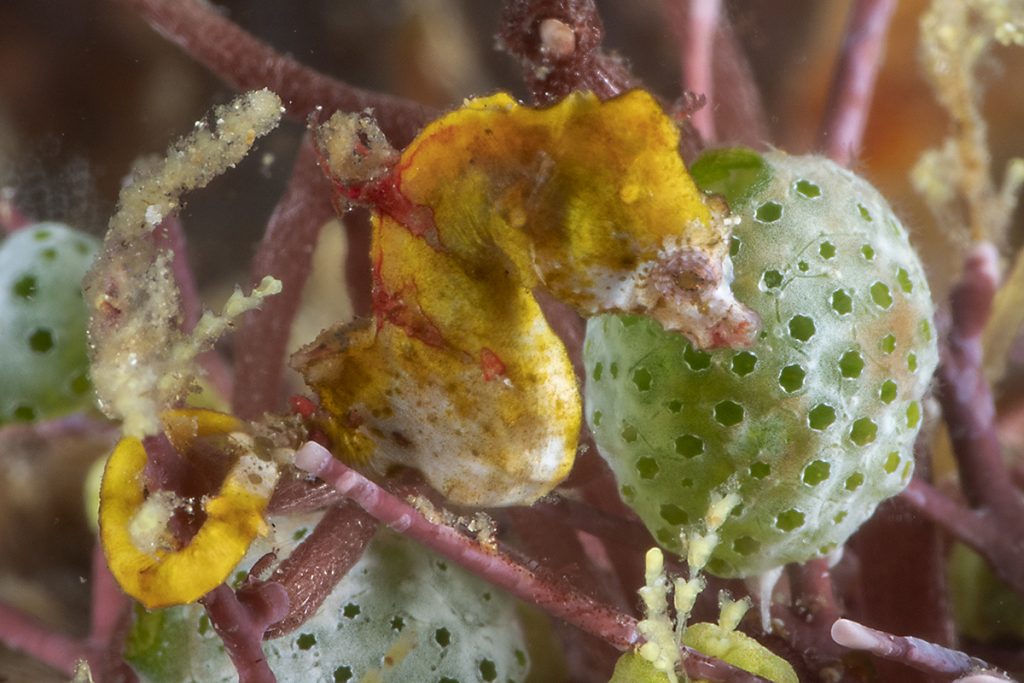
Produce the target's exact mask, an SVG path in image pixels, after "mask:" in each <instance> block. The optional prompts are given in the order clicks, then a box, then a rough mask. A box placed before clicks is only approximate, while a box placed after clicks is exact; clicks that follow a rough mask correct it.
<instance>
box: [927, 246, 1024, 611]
mask: <svg viewBox="0 0 1024 683" xmlns="http://www.w3.org/2000/svg"><path fill="white" fill-rule="evenodd" d="M998 272H999V271H998V255H997V253H996V250H995V247H993V246H992V245H991V244H989V243H979V244H977V245H975V246H974V247H973V248H972V250H971V251H970V252H969V253H968V255H967V258H966V260H965V262H964V272H963V275H962V276H961V278H960V281H959V282H958V283H957V284H956V286H954V288H953V291H952V293H951V294H950V302H951V306H950V308H951V326H950V330H949V333H948V335H947V338H946V340H945V342H946V343H945V344H944V345H943V346H942V356H941V363H940V364H939V369H938V372H937V376H938V380H939V389H940V391H939V399H940V401H941V403H942V413H943V415H944V417H945V418H946V423H947V424H948V426H949V436H950V440H951V441H952V443H953V453H954V455H955V457H956V460H957V468H958V470H959V473H960V482H961V487H962V489H963V492H964V496H965V497H966V498H967V503H968V504H969V505H970V507H971V508H972V509H973V516H964V517H963V521H957V520H956V519H947V522H946V523H947V524H949V525H951V526H949V527H947V528H949V529H950V531H952V532H953V533H954V534H956V535H957V536H961V537H963V538H964V540H965V542H967V543H968V544H969V545H971V546H972V547H974V548H976V549H977V550H978V551H979V552H980V553H981V554H982V555H984V556H985V557H986V558H987V559H988V560H989V562H990V563H991V564H992V568H993V570H994V571H995V572H996V574H997V575H998V576H999V577H1000V578H1002V579H1003V580H1004V581H1006V582H1007V583H1008V584H1010V585H1011V586H1013V587H1014V589H1015V590H1016V591H1017V592H1018V593H1020V594H1021V595H1024V523H1022V522H1021V520H1024V496H1022V495H1021V492H1020V491H1019V490H1018V489H1017V487H1016V485H1015V484H1014V482H1013V478H1012V477H1011V476H1010V472H1009V470H1008V468H1007V466H1006V463H1005V461H1004V460H1003V453H1002V446H1001V444H1000V443H999V434H998V428H997V425H996V421H995V403H994V401H993V398H992V389H991V387H990V386H989V384H988V381H987V380H986V379H985V373H984V368H983V358H982V333H983V331H984V328H985V323H986V321H987V320H988V317H989V313H990V311H991V308H992V299H993V296H994V295H995V292H996V288H997V287H998V282H999V277H998ZM918 488H920V486H919V487H918ZM908 500H911V502H914V497H913V494H911V497H910V498H908ZM931 500H932V503H933V504H936V503H937V502H938V501H937V500H936V499H934V497H932V499H931ZM946 507H948V506H946ZM922 512H924V513H925V514H928V511H927V509H922ZM944 512H945V513H947V514H949V512H950V511H948V510H944ZM971 519H976V520H978V521H983V522H984V523H983V525H982V526H984V527H985V529H986V533H984V534H980V535H979V533H978V532H977V531H974V532H973V533H972V532H971V531H968V530H966V529H964V528H963V527H964V526H966V525H969V526H978V525H977V524H973V523H971V522H969V521H967V520H971ZM971 536H974V537H975V540H974V541H973V542H972V541H971V538H970V537H971ZM982 539H983V540H982Z"/></svg>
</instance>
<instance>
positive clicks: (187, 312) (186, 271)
mask: <svg viewBox="0 0 1024 683" xmlns="http://www.w3.org/2000/svg"><path fill="white" fill-rule="evenodd" d="M153 236H154V239H155V241H156V243H157V246H159V247H160V248H161V249H167V250H168V251H170V252H171V273H172V274H173V276H174V281H175V283H177V285H178V292H179V293H180V296H181V317H182V320H181V323H182V324H181V327H182V329H183V330H184V331H186V332H191V331H192V328H193V327H195V325H196V323H197V322H198V321H199V316H200V315H202V312H203V302H202V299H201V298H200V296H199V286H198V285H197V284H196V278H195V274H194V273H193V271H192V266H191V265H190V264H189V260H188V240H187V238H186V237H185V231H184V229H183V228H182V226H181V218H180V217H179V216H178V215H177V214H174V215H171V216H168V217H167V218H165V219H164V220H163V221H162V222H161V223H160V225H159V227H157V229H156V231H155V232H154V233H153ZM199 365H200V366H201V367H202V368H203V370H205V371H206V376H207V378H209V381H210V384H211V385H212V386H213V388H214V389H215V390H216V391H217V392H218V393H219V394H220V395H221V396H223V397H228V396H230V395H231V384H232V377H231V371H230V369H229V368H228V366H227V364H226V363H225V361H224V358H223V357H222V356H221V355H220V354H219V353H218V352H217V351H216V350H214V349H211V350H209V351H207V352H205V353H203V354H202V355H200V356H199Z"/></svg>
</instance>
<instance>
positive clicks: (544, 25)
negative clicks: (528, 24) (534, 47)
mask: <svg viewBox="0 0 1024 683" xmlns="http://www.w3.org/2000/svg"><path fill="white" fill-rule="evenodd" d="M540 49H541V50H543V51H544V54H546V55H548V56H550V57H553V58H555V59H565V58H566V57H568V56H570V55H571V54H572V53H573V52H575V51H576V33H575V32H574V31H573V30H572V27H571V26H569V24H567V23H565V22H564V21H561V20H560V19H545V20H544V21H542V22H540Z"/></svg>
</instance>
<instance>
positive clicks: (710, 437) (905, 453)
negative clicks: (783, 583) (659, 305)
mask: <svg viewBox="0 0 1024 683" xmlns="http://www.w3.org/2000/svg"><path fill="white" fill-rule="evenodd" d="M692 172H693V175H694V178H695V179H696V180H697V182H698V184H699V185H700V186H701V187H702V188H703V189H705V190H706V191H713V192H716V193H719V194H722V195H724V196H725V198H726V199H727V200H728V202H729V205H730V207H731V210H732V212H733V214H734V215H736V216H738V217H739V218H740V221H741V222H740V223H739V225H738V226H737V227H736V228H735V231H734V241H733V245H732V261H733V265H734V270H735V280H734V282H733V285H732V286H733V290H734V292H735V293H736V295H737V297H738V298H739V299H740V301H742V302H744V303H745V304H746V305H748V306H749V307H751V308H752V309H754V310H755V311H757V313H758V314H759V315H760V316H761V320H762V325H763V327H762V330H761V332H760V335H759V337H758V339H757V341H756V343H755V344H754V345H753V346H752V347H750V348H746V349H734V350H717V351H713V352H703V351H699V350H695V349H694V348H692V347H691V345H690V344H689V343H688V342H687V341H686V339H685V338H683V337H682V336H679V335H676V334H670V333H666V332H665V331H664V330H662V329H661V327H660V326H659V325H658V324H657V323H655V322H652V321H649V320H647V319H644V318H639V317H620V316H603V317H599V318H595V319H593V320H591V321H590V323H589V325H588V328H587V339H586V343H585V351H584V357H585V363H586V373H587V389H586V417H587V421H588V423H589V425H590V427H591V429H592V430H593V432H594V436H595V439H596V441H597V445H598V448H599V449H600V451H601V453H602V455H603V456H604V457H605V459H606V460H607V461H608V463H609V464H610V465H611V467H612V469H613V470H614V472H615V476H616V478H617V480H618V484H619V489H620V492H621V495H622V497H623V499H624V500H625V501H626V502H627V503H628V504H629V505H630V506H631V507H632V508H633V509H634V510H635V511H636V512H637V514H639V515H640V517H641V518H642V519H643V521H644V522H645V523H646V524H647V526H648V528H649V529H650V530H651V532H652V534H654V536H655V538H657V540H658V542H659V543H661V544H662V545H663V546H664V547H665V548H667V549H669V550H672V551H676V552H679V551H680V550H681V545H680V542H679V533H680V530H683V529H691V528H698V529H699V526H696V525H699V523H700V522H701V520H702V518H703V516H704V514H705V511H706V509H707V506H708V501H709V498H710V496H711V495H712V493H713V492H715V491H716V490H721V489H722V487H733V488H734V490H738V491H739V493H740V495H741V498H742V503H741V505H740V506H739V507H738V508H737V509H735V510H734V511H733V514H732V515H731V516H730V517H729V519H728V520H727V521H726V522H725V524H724V526H723V527H722V528H721V530H720V538H721V542H720V544H719V545H718V547H717V549H716V550H715V551H714V553H713V555H712V559H711V561H710V563H709V564H708V570H709V571H710V572H712V573H714V574H717V575H719V576H724V577H745V576H753V575H758V574H762V573H764V572H767V571H770V570H772V569H775V568H777V567H780V566H782V565H784V564H786V563H788V562H795V561H803V560H807V559H809V558H812V557H815V556H820V555H825V554H827V553H829V552H831V551H833V550H835V549H836V548H837V547H839V546H840V545H842V544H843V543H844V542H845V541H846V539H847V538H848V537H849V536H850V535H851V534H852V533H853V532H854V531H855V530H856V529H857V528H858V527H859V526H860V525H861V524H862V523H863V522H864V521H865V520H866V519H867V518H868V517H869V516H870V515H871V514H872V513H873V512H874V509H875V507H876V506H877V505H878V503H879V502H881V501H882V500H884V499H886V498H888V497H889V496H892V495H894V494H895V493H897V492H899V491H900V490H901V489H902V488H903V487H904V486H905V485H906V483H907V481H908V480H909V478H910V476H911V473H912V470H913V459H912V450H913V444H914V439H915V437H916V435H917V432H918V429H919V428H920V426H921V418H922V408H921V400H922V396H923V395H924V393H925V391H926V389H927V388H928V385H929V381H930V379H931V375H932V372H933V370H934V368H935V365H936V362H937V350H936V342H935V335H934V331H933V326H932V316H933V305H932V301H931V295H930V293H929V290H928V282H927V280H926V278H925V275H924V272H923V270H922V267H921V263H920V261H919V259H918V257H917V255H916V253H915V252H914V250H913V248H912V247H911V246H910V243H909V242H908V239H907V233H906V230H905V229H904V228H903V226H902V225H901V224H900V222H899V220H898V219H897V218H896V216H895V215H894V214H893V212H892V210H891V209H890V208H889V205H888V204H887V203H886V202H885V200H884V199H883V198H882V197H881V195H879V193H878V192H877V191H876V190H875V189H874V188H873V187H871V185H869V184H868V183H867V182H865V181H864V180H862V179H861V178H859V177H857V176H856V175H854V174H853V173H850V172H849V171H847V170H845V169H843V168H840V167H839V166H837V165H835V164H834V163H832V162H830V161H827V160H825V159H823V158H819V157H791V156H787V155H785V154H782V153H778V152H773V153H769V154H765V155H764V156H763V157H762V156H758V155H756V154H754V153H753V152H749V151H746V150H726V151H721V152H716V153H711V154H710V155H707V156H705V157H704V158H702V159H701V160H700V161H698V162H697V163H696V164H694V166H693V168H692Z"/></svg>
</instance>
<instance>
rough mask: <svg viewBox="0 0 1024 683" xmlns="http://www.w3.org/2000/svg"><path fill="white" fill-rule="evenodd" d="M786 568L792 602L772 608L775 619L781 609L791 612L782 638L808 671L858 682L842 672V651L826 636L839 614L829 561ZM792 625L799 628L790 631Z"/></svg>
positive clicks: (856, 677)
mask: <svg viewBox="0 0 1024 683" xmlns="http://www.w3.org/2000/svg"><path fill="white" fill-rule="evenodd" d="M788 569H789V581H790V586H791V591H792V595H793V597H792V600H791V603H790V604H789V605H788V606H783V605H776V606H775V607H774V608H773V609H772V616H773V617H775V618H778V617H779V616H780V611H781V610H783V609H785V610H788V611H789V612H790V615H788V616H787V617H785V618H784V619H783V621H784V623H786V624H787V625H789V626H790V628H786V629H784V638H785V639H786V640H787V641H788V642H789V644H790V645H791V646H792V647H793V649H794V650H795V651H796V652H799V653H801V657H802V658H803V659H804V661H805V662H806V663H807V666H808V667H809V668H810V669H811V670H813V671H819V672H824V671H834V672H841V673H840V674H839V675H840V678H839V680H842V681H851V680H860V678H859V677H858V676H857V675H856V673H855V672H847V671H846V670H845V669H846V667H844V666H843V663H842V659H843V652H842V651H841V649H840V648H838V647H836V645H835V643H833V642H832V639H831V637H830V635H829V629H830V628H831V627H832V624H833V623H834V622H835V620H836V619H838V618H839V616H840V613H839V606H838V604H837V603H836V597H835V592H834V590H833V587H832V573H831V571H830V570H829V567H828V560H827V559H825V558H817V559H813V560H808V561H807V562H805V563H803V564H799V565H791V566H790V567H789V568H788ZM794 624H799V627H798V628H795V629H794V628H791V627H792V625H794Z"/></svg>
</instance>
